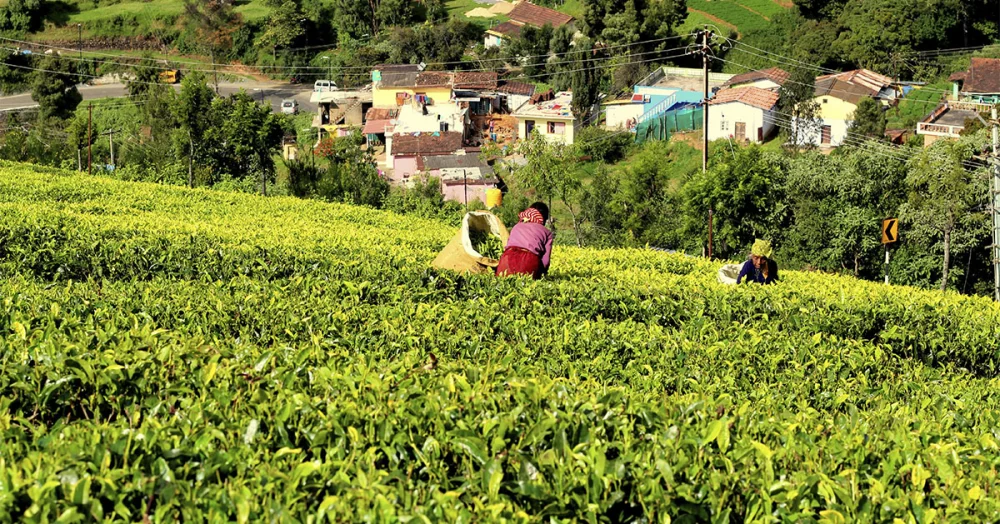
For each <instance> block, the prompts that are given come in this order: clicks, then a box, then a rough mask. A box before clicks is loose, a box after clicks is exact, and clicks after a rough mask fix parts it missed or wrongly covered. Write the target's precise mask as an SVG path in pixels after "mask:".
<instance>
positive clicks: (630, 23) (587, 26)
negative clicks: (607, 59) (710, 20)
mask: <svg viewBox="0 0 1000 524" xmlns="http://www.w3.org/2000/svg"><path fill="white" fill-rule="evenodd" d="M686 17H687V5H686V2H685V1H684V0H625V1H622V0H588V1H587V2H586V10H585V12H584V17H583V22H584V24H583V26H584V27H583V32H584V34H585V35H586V36H587V37H589V38H591V39H593V40H595V41H600V42H602V43H604V44H606V45H621V44H636V45H635V47H630V48H629V49H628V50H627V52H639V51H652V50H655V49H666V45H667V44H668V43H669V42H667V41H664V40H663V39H664V38H667V37H669V36H674V35H675V28H676V27H677V26H679V25H680V24H681V22H683V21H684V19H685V18H686ZM639 42H641V43H639Z"/></svg>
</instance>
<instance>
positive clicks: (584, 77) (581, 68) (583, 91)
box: [570, 38, 601, 124]
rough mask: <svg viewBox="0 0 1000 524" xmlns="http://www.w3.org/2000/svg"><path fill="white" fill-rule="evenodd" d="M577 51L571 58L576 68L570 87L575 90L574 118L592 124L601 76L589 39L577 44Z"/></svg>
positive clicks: (572, 74)
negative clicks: (592, 114) (591, 117)
mask: <svg viewBox="0 0 1000 524" xmlns="http://www.w3.org/2000/svg"><path fill="white" fill-rule="evenodd" d="M576 49H577V51H574V52H573V53H572V54H571V55H570V56H571V57H573V60H574V63H575V64H576V67H575V68H574V69H573V72H572V73H570V75H571V78H572V81H571V82H570V87H571V89H572V90H573V104H572V105H573V116H575V117H576V119H577V121H579V122H582V123H584V124H589V123H592V122H591V121H590V120H589V119H590V116H591V113H592V110H593V108H594V105H595V104H597V101H598V98H597V97H598V94H599V93H598V91H599V90H600V87H601V74H600V70H599V68H598V64H597V61H596V60H595V53H594V50H593V49H592V46H591V42H590V40H589V39H586V38H584V39H582V40H580V41H579V42H577V43H576Z"/></svg>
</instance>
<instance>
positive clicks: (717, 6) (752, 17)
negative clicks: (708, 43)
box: [684, 0, 787, 33]
mask: <svg viewBox="0 0 1000 524" xmlns="http://www.w3.org/2000/svg"><path fill="white" fill-rule="evenodd" d="M687 6H688V18H689V19H688V20H687V21H685V25H684V28H685V29H688V28H690V27H692V26H697V25H700V24H703V23H706V22H703V20H706V19H707V20H712V22H709V23H715V24H716V25H719V23H721V24H722V25H725V26H729V27H732V28H734V29H735V30H736V31H737V32H739V33H744V32H746V31H749V30H753V29H762V28H765V27H766V26H767V24H768V21H769V20H770V18H771V17H773V16H775V15H777V14H779V13H781V12H782V11H784V10H785V9H787V8H786V7H784V6H782V5H781V4H779V3H777V2H775V1H773V0H688V2H687ZM692 18H694V19H695V20H692ZM720 29H724V28H723V27H720Z"/></svg>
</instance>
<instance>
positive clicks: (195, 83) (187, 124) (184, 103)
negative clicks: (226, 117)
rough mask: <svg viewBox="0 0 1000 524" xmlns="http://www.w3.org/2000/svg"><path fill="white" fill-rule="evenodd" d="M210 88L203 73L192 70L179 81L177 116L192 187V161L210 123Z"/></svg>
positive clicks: (211, 94) (189, 183)
mask: <svg viewBox="0 0 1000 524" xmlns="http://www.w3.org/2000/svg"><path fill="white" fill-rule="evenodd" d="M213 97H214V95H213V93H212V90H211V89H210V88H209V87H208V85H207V84H205V75H203V74H202V73H199V72H193V73H191V74H189V75H188V76H186V77H184V80H182V81H181V93H180V96H179V97H178V98H177V111H176V113H177V116H178V120H179V121H180V124H181V129H182V130H183V133H184V135H185V138H186V144H185V145H187V146H188V147H187V150H188V186H190V187H194V161H195V158H196V156H197V152H198V151H200V149H201V148H200V146H199V144H201V143H202V142H203V141H204V138H205V133H206V131H207V130H208V129H209V127H211V125H212V98H213Z"/></svg>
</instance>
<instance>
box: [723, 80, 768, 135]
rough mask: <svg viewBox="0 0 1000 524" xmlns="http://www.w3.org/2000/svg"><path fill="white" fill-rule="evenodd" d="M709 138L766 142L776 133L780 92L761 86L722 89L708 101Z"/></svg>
mask: <svg viewBox="0 0 1000 524" xmlns="http://www.w3.org/2000/svg"><path fill="white" fill-rule="evenodd" d="M708 105H709V111H708V139H709V140H718V139H720V138H731V139H733V140H736V141H738V142H753V143H760V142H763V141H764V140H765V139H767V137H769V136H770V135H771V133H772V132H774V129H775V111H776V110H777V106H778V93H777V91H775V90H773V89H762V88H760V87H753V86H750V87H729V88H724V89H720V90H719V91H718V92H717V93H715V96H714V97H712V99H711V100H709V101H708Z"/></svg>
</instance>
